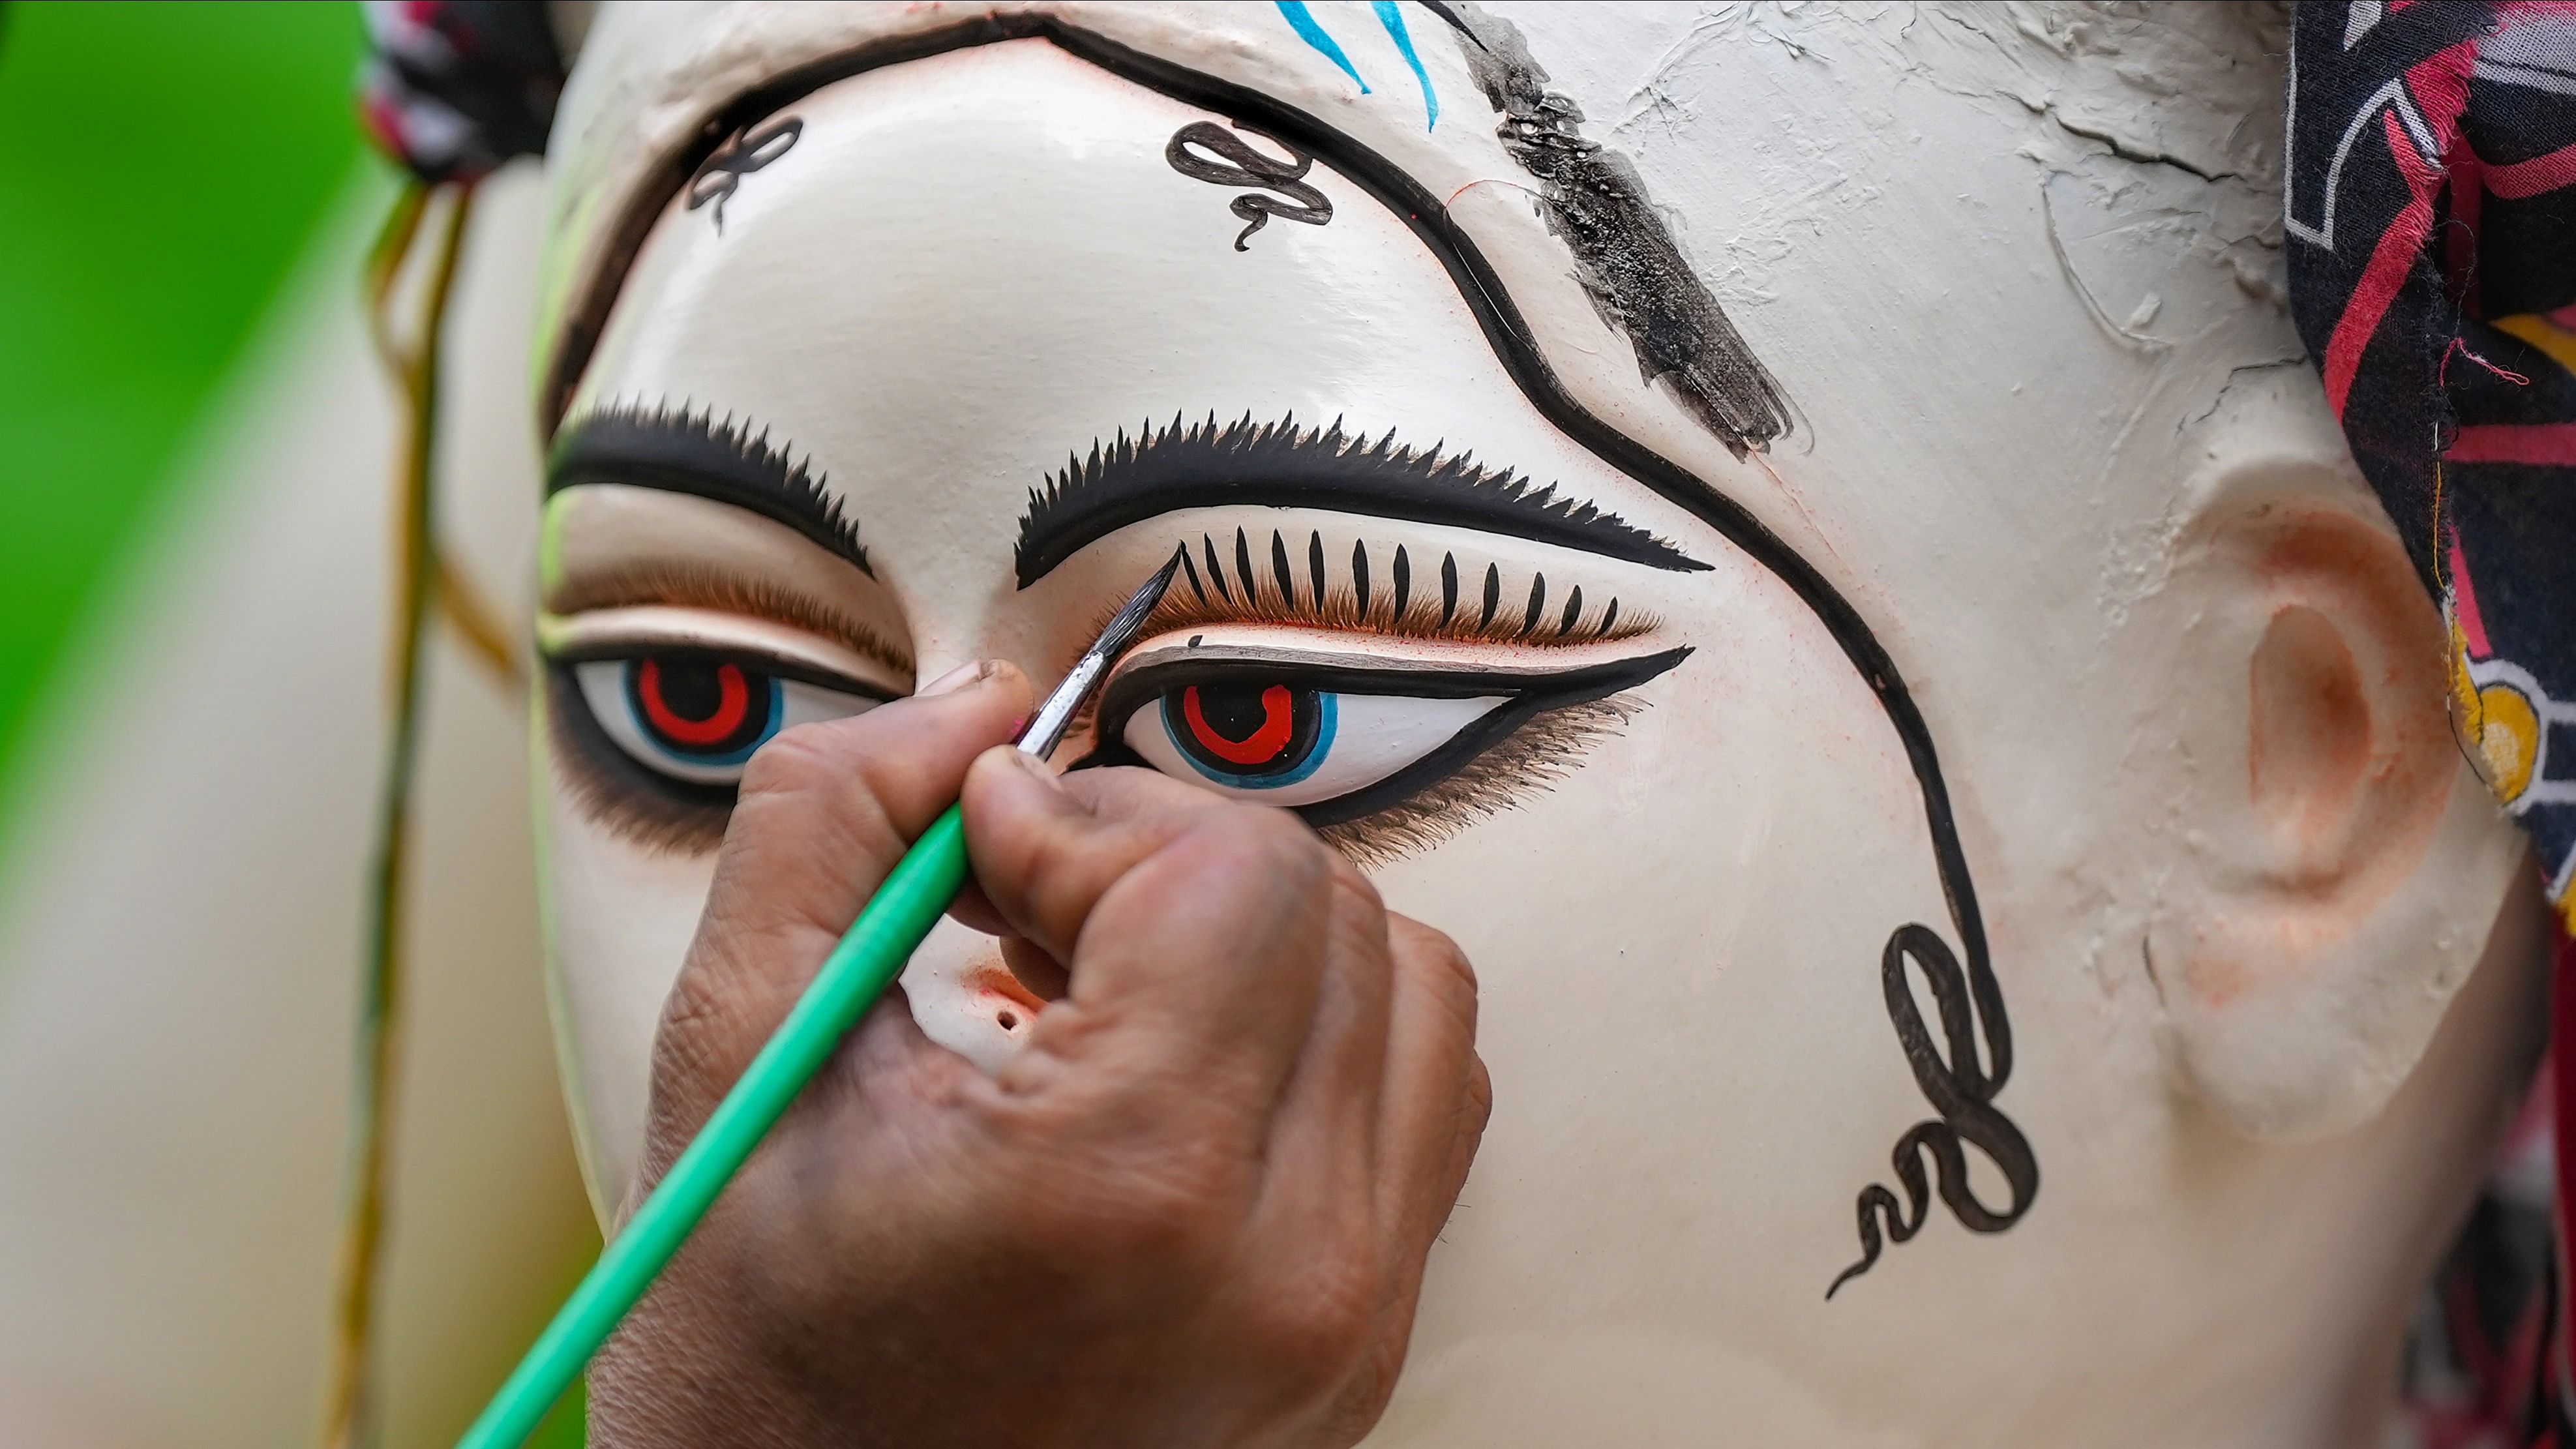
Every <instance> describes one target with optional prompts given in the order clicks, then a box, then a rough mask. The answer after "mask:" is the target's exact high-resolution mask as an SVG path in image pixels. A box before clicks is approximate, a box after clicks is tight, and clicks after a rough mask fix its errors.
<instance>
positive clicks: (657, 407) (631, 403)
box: [546, 398, 875, 574]
mask: <svg viewBox="0 0 2576 1449" xmlns="http://www.w3.org/2000/svg"><path fill="white" fill-rule="evenodd" d="M559 436H560V438H561V439H562V441H561V442H559V443H558V444H557V445H556V448H555V457H554V458H553V459H552V461H550V463H549V464H548V474H549V479H548V483H547V490H546V491H547V492H549V493H553V492H556V491H559V490H560V489H562V488H564V487H566V486H569V485H570V484H571V483H575V482H579V481H582V475H583V473H584V469H585V466H586V465H588V464H591V463H595V462H597V461H598V459H599V458H614V459H620V460H625V461H629V462H631V461H634V460H636V459H643V460H649V461H654V462H660V461H667V460H668V459H667V455H668V453H669V451H670V449H671V447H672V446H673V445H674V444H675V443H678V444H682V445H684V450H686V451H694V450H696V449H698V448H699V447H701V446H703V447H705V448H711V449H713V450H715V451H716V452H719V453H724V454H730V455H731V457H732V459H733V460H734V461H736V462H739V463H742V464H746V465H748V466H749V468H750V470H751V471H752V472H753V473H755V474H758V475H759V476H760V477H761V478H762V479H764V480H765V482H766V484H767V486H769V487H772V488H774V489H776V490H777V491H778V492H779V493H781V494H784V495H786V496H787V497H789V498H791V499H793V500H794V501H795V504H796V508H795V512H796V513H797V514H798V515H800V518H801V521H802V526H804V527H805V528H807V529H808V530H809V531H819V532H820V533H821V534H822V535H823V536H822V537H820V538H818V539H817V540H816V541H817V542H820V543H825V544H827V545H830V546H834V547H836V548H837V549H838V550H839V551H840V552H841V553H842V554H843V555H844V556H846V557H847V558H848V559H849V560H850V561H851V562H852V563H855V564H857V565H858V566H859V568H860V570H861V571H862V572H866V573H871V574H872V573H874V572H875V569H874V568H873V567H871V565H870V564H869V562H868V551H867V549H866V548H865V547H864V546H862V545H861V544H860V542H859V526H858V523H857V521H856V520H854V519H852V518H851V517H850V515H849V512H848V510H847V509H845V508H844V507H843V506H842V504H841V499H840V497H839V495H837V494H835V493H833V492H831V491H830V490H829V489H827V488H825V487H824V486H823V484H824V482H825V481H826V480H827V478H828V477H829V475H828V474H823V473H817V472H815V471H814V467H813V462H814V460H813V458H812V456H811V455H810V454H809V455H808V456H807V457H805V458H803V459H799V458H797V457H796V456H795V455H793V454H791V453H790V452H788V451H787V449H786V448H785V447H783V446H779V445H775V444H773V443H771V442H770V430H769V429H768V428H766V427H764V428H762V429H761V430H760V431H759V433H757V434H754V433H753V432H752V431H751V420H750V419H749V418H741V419H739V420H737V418H736V416H735V415H734V414H733V413H730V412H728V413H726V414H725V415H724V419H723V420H722V421H721V422H719V421H718V420H717V419H716V415H715V409H714V408H713V407H703V408H697V409H694V410H693V409H692V408H691V407H690V405H689V402H688V400H687V399H685V398H684V399H682V400H681V401H680V402H679V403H678V404H676V405H674V404H671V403H667V402H661V403H646V402H645V401H643V400H642V399H640V398H635V399H611V400H610V401H608V402H606V403H603V404H601V405H600V406H599V407H596V408H593V409H592V410H590V411H589V412H586V413H584V414H582V415H581V416H580V417H579V418H576V419H574V420H572V421H570V422H568V423H566V424H565V425H564V426H563V428H562V429H561V430H560V431H559ZM594 454H595V455H598V456H597V457H596V458H595V457H593V456H592V455H594ZM612 481H613V480H612Z"/></svg>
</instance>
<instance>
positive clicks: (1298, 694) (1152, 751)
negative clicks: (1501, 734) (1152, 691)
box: [1126, 679, 1509, 806]
mask: <svg viewBox="0 0 2576 1449" xmlns="http://www.w3.org/2000/svg"><path fill="white" fill-rule="evenodd" d="M1508 702H1509V697H1508V696H1505V695H1477V696H1470V697H1468V698H1464V699H1408V698H1405V697H1403V696H1400V695H1382V694H1358V693H1352V692H1347V691H1343V690H1327V689H1318V688H1315V687H1313V686H1311V685H1305V684H1292V683H1288V682H1284V681H1283V682H1275V683H1264V682H1262V681H1260V680H1258V679H1252V680H1221V681H1210V682H1209V683H1206V684H1185V685H1182V686H1180V687H1179V688H1177V689H1169V690H1166V691H1164V692H1163V695H1162V697H1161V699H1160V700H1159V701H1157V702H1156V704H1155V705H1154V706H1153V707H1152V708H1149V709H1141V710H1138V711H1137V712H1136V713H1135V714H1134V715H1132V716H1130V717H1129V719H1128V722H1127V734H1126V738H1127V745H1128V748H1130V749H1132V750H1134V751H1135V752H1136V753H1137V754H1138V755H1139V756H1141V757H1143V758H1144V759H1145V761H1146V762H1147V763H1149V764H1151V765H1153V766H1154V767H1155V768H1156V769H1158V770H1161V771H1162V772H1163V773H1165V774H1167V775H1177V776H1180V777H1181V778H1183V779H1187V778H1189V777H1190V776H1191V774H1193V773H1195V774H1196V775H1197V776H1198V778H1200V779H1202V780H1204V781H1206V782H1208V783H1210V784H1212V785H1216V786H1219V787H1221V788H1223V789H1227V790H1240V791H1245V792H1259V793H1260V794H1261V796H1262V798H1263V799H1264V800H1265V801H1266V802H1267V803H1270V804H1274V805H1290V806H1294V805H1311V804H1315V803H1317V802H1320V801H1325V800H1331V799H1334V798H1335V797H1337V796H1341V795H1347V794H1349V793H1351V792H1352V791H1354V790H1360V789H1365V788H1366V787H1368V786H1370V785H1374V784H1377V783H1378V782H1379V781H1382V780H1384V779H1386V778H1387V777H1388V776H1390V775H1393V774H1395V773H1396V772H1398V771H1400V770H1402V769H1404V768H1405V767H1406V766H1407V765H1410V764H1413V763H1415V762H1416V761H1418V760H1421V759H1422V758H1424V757H1425V756H1427V755H1429V754H1430V753H1431V752H1432V751H1434V750H1436V749H1438V748H1439V747H1440V746H1442V745H1444V744H1447V743H1448V742H1449V741H1450V740H1452V739H1454V738H1456V737H1457V735H1458V733H1459V731H1461V730H1463V729H1465V728H1466V727H1467V726H1468V725H1470V724H1473V723H1474V722H1475V721H1476V720H1477V719H1479V718H1480V717H1482V716H1484V715H1486V714H1489V713H1491V712H1492V711H1493V710H1494V709H1495V708H1496V707H1497V706H1500V705H1502V704H1505V703H1508Z"/></svg>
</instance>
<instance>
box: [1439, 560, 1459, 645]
mask: <svg viewBox="0 0 2576 1449" xmlns="http://www.w3.org/2000/svg"><path fill="white" fill-rule="evenodd" d="M1456 617H1458V556H1457V555H1456V554H1454V553H1450V554H1442V555H1441V556H1440V623H1441V625H1442V626H1443V627H1446V626H1447V625H1448V623H1449V621H1450V620H1452V619H1454V618H1456Z"/></svg>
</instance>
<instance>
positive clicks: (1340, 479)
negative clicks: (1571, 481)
mask: <svg viewBox="0 0 2576 1449" xmlns="http://www.w3.org/2000/svg"><path fill="white" fill-rule="evenodd" d="M1443 446H1444V444H1440V443H1434V444H1433V445H1431V446H1430V447H1428V448H1423V449H1416V448H1412V447H1409V446H1405V445H1402V444H1399V443H1397V442H1396V441H1395V433H1394V431H1393V430H1392V429H1390V430H1389V431H1388V432H1387V434H1386V436H1384V437H1382V438H1379V439H1378V440H1377V441H1375V442H1371V441H1369V440H1368V438H1367V437H1365V436H1355V435H1353V434H1350V433H1345V432H1344V431H1342V424H1341V420H1340V419H1338V418H1336V419H1334V420H1333V422H1332V424H1331V425H1330V426H1327V427H1323V428H1300V427H1298V426H1297V420H1296V418H1295V417H1294V416H1293V415H1291V416H1288V417H1283V418H1281V419H1279V420H1278V421H1276V422H1261V423H1256V422H1254V421H1253V419H1252V415H1251V414H1249V413H1246V414H1244V416H1243V417H1242V418H1240V419H1239V420H1237V421H1235V422H1231V423H1224V424H1219V423H1218V422H1217V420H1216V415H1215V414H1214V413H1210V414H1208V416H1207V418H1206V420H1205V421H1203V422H1195V423H1184V422H1182V420H1181V419H1180V417H1179V416H1178V415H1177V414H1176V415H1174V417H1173V418H1172V421H1171V422H1170V423H1168V424H1165V425H1163V426H1161V427H1156V426H1154V425H1152V424H1150V423H1149V424H1147V425H1146V426H1144V427H1142V428H1139V429H1138V430H1137V434H1136V436H1135V437H1133V438H1130V437H1128V436H1127V433H1126V431H1125V430H1124V429H1121V430H1120V431H1119V433H1118V436H1117V437H1116V438H1115V439H1114V440H1112V441H1111V442H1109V443H1106V444H1103V443H1101V442H1099V441H1098V440H1096V439H1095V440H1094V441H1093V443H1092V445H1091V456H1090V457H1089V458H1084V457H1081V456H1079V455H1075V456H1072V457H1068V458H1066V459H1065V465H1064V470H1063V471H1062V472H1060V473H1054V474H1050V475H1049V476H1048V478H1047V480H1046V485H1045V486H1044V487H1042V488H1033V489H1031V490H1029V508H1028V512H1027V513H1026V514H1024V515H1023V516H1022V517H1021V519H1020V539H1019V546H1018V550H1017V564H1018V570H1019V579H1020V587H1021V588H1024V589H1025V588H1027V587H1028V586H1029V585H1031V584H1033V583H1036V582H1037V581H1038V580H1039V579H1042V578H1044V577H1046V575H1047V573H1048V572H1049V571H1050V570H1052V569H1053V568H1054V567H1055V566H1056V565H1058V564H1060V563H1063V562H1064V561H1065V560H1066V559H1068V558H1070V557H1072V556H1073V555H1074V554H1075V553H1076V552H1078V551H1080V550H1081V549H1082V548H1084V547H1085V546H1086V545H1089V544H1091V543H1094V542H1097V541H1098V540H1100V539H1102V538H1105V537H1107V536H1108V535H1110V534H1112V533H1115V532H1117V531H1118V530H1119V529H1122V528H1125V527H1126V526H1127V525H1129V524H1131V523H1138V522H1142V521H1143V520H1145V519H1148V518H1153V517H1156V516H1158V515H1161V514H1165V513H1171V512H1174V511H1177V510H1179V509H1184V508H1214V507H1221V506H1223V505H1226V504H1249V505H1257V506H1261V507H1268V508H1322V509H1329V510H1331V511H1333V512H1336V513H1358V514H1366V515H1368V516H1370V517H1374V518H1400V519H1403V520H1405V521H1407V522H1411V523H1432V524H1445V525H1450V526H1454V527H1459V528H1473V529H1478V530H1481V531H1483V532H1486V533H1501V534H1508V535H1511V536H1512V537H1515V538H1526V539H1530V540H1532V541H1533V542H1537V543H1550V544H1557V545H1559V546H1562V547H1565V548H1573V549H1581V550H1582V551H1584V552H1586V553H1597V554H1601V555H1603V556H1605V557H1609V558H1615V559H1624V560H1626V561H1627V562H1629V563H1641V564H1646V565H1649V566H1650V567H1654V568H1659V569H1674V570H1684V571H1687V570H1699V569H1705V568H1707V567H1708V565H1707V564H1704V563H1701V562H1700V561H1699V560H1697V559H1694V558H1692V557H1691V556H1690V555H1688V554H1686V553H1683V552H1682V551H1681V549H1680V548H1678V547H1677V546H1675V545H1673V544H1671V543H1668V542H1666V541H1664V540H1663V539H1660V538H1657V537H1655V536H1654V535H1653V534H1651V533H1648V532H1646V531H1645V530H1644V529H1642V528H1638V527H1636V526H1635V525H1633V524H1630V523H1628V522H1627V521H1626V520H1624V519H1622V518H1620V517H1619V516H1618V515H1616V514H1612V513H1605V512H1603V511H1602V510H1601V509H1598V508H1595V507H1594V506H1592V505H1591V504H1589V503H1585V502H1583V501H1581V500H1580V499H1575V498H1560V497H1558V496H1557V494H1556V487H1555V485H1554V484H1548V485H1545V486H1538V485H1533V484H1532V483H1531V481H1530V480H1529V478H1528V477H1527V476H1526V475H1523V474H1520V473H1516V472H1514V471H1512V470H1511V469H1509V468H1501V469H1494V468H1488V467H1486V466H1484V465H1483V464H1481V463H1478V462H1477V461H1476V460H1475V458H1474V456H1473V455H1472V454H1467V453H1455V454H1450V453H1444V452H1443V451H1442V448H1443Z"/></svg>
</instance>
